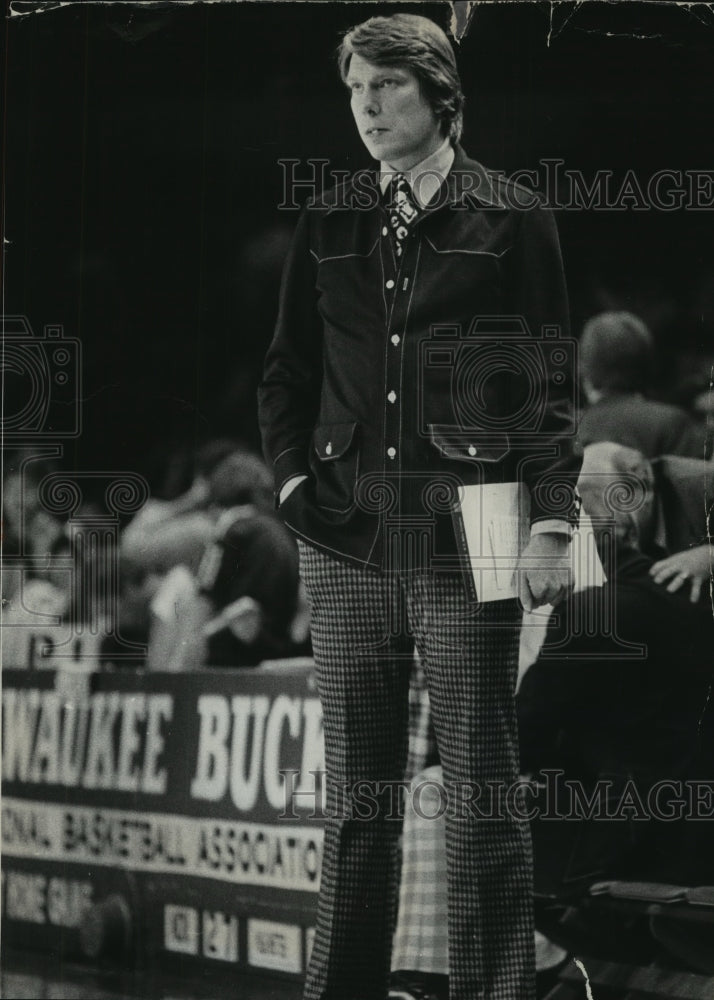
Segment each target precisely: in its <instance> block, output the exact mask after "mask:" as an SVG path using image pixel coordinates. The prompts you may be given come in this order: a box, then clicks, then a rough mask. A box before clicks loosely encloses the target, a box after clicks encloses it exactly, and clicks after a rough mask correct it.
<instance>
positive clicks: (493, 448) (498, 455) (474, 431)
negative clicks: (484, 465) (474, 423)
mask: <svg viewBox="0 0 714 1000" xmlns="http://www.w3.org/2000/svg"><path fill="white" fill-rule="evenodd" d="M429 435H430V438H431V443H432V444H433V445H434V447H435V448H437V449H438V450H439V451H440V452H441V454H442V455H444V457H445V458H451V459H454V460H456V461H460V462H500V461H501V460H502V459H504V458H505V457H506V455H507V454H508V451H509V441H508V435H507V434H504V433H503V432H501V433H492V432H487V431H484V430H482V429H481V428H480V427H455V426H453V425H450V424H429Z"/></svg>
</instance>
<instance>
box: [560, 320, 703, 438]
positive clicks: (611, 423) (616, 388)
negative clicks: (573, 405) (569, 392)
mask: <svg viewBox="0 0 714 1000" xmlns="http://www.w3.org/2000/svg"><path fill="white" fill-rule="evenodd" d="M579 357H580V376H581V380H582V385H583V390H584V393H585V397H586V399H587V402H588V406H587V407H586V408H585V410H584V412H583V414H582V417H581V420H580V428H579V433H578V436H579V439H580V443H581V444H582V446H583V447H586V446H587V445H589V444H593V443H594V442H596V441H613V442H616V443H618V444H623V445H627V447H629V448H635V449H637V450H638V451H641V452H642V454H643V455H644V456H645V457H646V458H655V457H656V456H658V455H684V456H688V457H691V458H704V457H705V456H704V454H703V448H702V443H701V435H700V434H699V433H698V431H697V429H696V427H695V425H694V424H693V422H692V421H691V420H690V418H689V417H688V416H687V414H686V413H685V412H684V410H680V409H679V408H678V407H676V406H670V405H669V404H667V403H659V402H655V401H654V400H651V399H647V398H646V397H647V395H648V393H649V391H650V387H651V380H652V375H653V366H654V343H653V340H652V334H651V333H650V331H649V329H648V328H647V326H646V325H645V324H644V323H643V322H642V320H641V319H639V318H638V317H637V316H634V315H633V314H632V313H628V312H605V313H600V314H599V315H598V316H594V317H593V318H592V319H590V320H588V322H587V323H586V324H585V327H584V329H583V334H582V337H581V339H580V350H579Z"/></svg>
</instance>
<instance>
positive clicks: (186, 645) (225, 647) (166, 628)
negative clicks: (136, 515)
mask: <svg viewBox="0 0 714 1000" xmlns="http://www.w3.org/2000/svg"><path fill="white" fill-rule="evenodd" d="M200 483H201V485H200V488H199V487H197V485H196V483H194V485H193V486H192V487H191V490H190V491H189V494H190V496H188V497H187V495H186V494H184V496H183V497H180V498H178V500H177V501H173V502H168V501H165V502H162V503H161V504H160V506H159V507H157V508H156V509H155V510H154V511H152V512H150V513H149V515H148V516H147V515H144V512H143V511H142V515H144V516H143V517H141V518H140V520H139V523H138V524H133V525H129V526H128V528H127V531H126V532H125V538H124V540H123V546H122V551H123V554H125V555H127V556H128V558H129V559H130V562H131V564H132V566H134V567H136V568H143V570H144V573H145V575H146V577H147V578H148V582H147V583H146V586H145V594H146V596H147V598H148V601H149V605H150V614H149V619H150V638H149V652H148V659H147V666H148V667H149V669H153V670H159V669H161V670H182V669H191V668H193V667H198V666H202V665H206V664H208V665H211V666H248V665H254V664H257V663H259V662H260V661H261V660H264V659H270V658H275V657H282V656H286V655H289V654H291V653H295V652H298V651H301V649H304V643H305V641H306V634H305V624H304V623H305V618H306V615H305V611H304V609H302V608H301V607H300V603H299V595H300V591H299V582H298V562H297V550H296V548H295V544H294V541H293V539H292V537H291V536H290V535H289V533H288V532H287V530H286V529H285V527H284V526H283V524H282V522H281V521H279V520H278V519H277V518H276V517H275V515H274V513H273V496H272V481H271V478H270V475H269V473H268V470H267V468H266V466H265V464H264V462H263V461H262V459H260V458H258V457H257V456H256V455H254V454H253V453H251V452H248V451H246V450H244V449H242V448H241V449H233V450H232V451H231V452H230V453H229V454H227V455H223V456H222V457H221V459H220V461H218V462H217V463H216V465H215V466H214V467H213V468H211V469H210V470H206V474H205V476H201V477H200ZM135 520H136V519H135ZM127 536H128V537H127ZM299 611H300V612H301V613H300V614H298V612H299ZM301 644H302V647H301Z"/></svg>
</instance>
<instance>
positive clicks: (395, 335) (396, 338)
mask: <svg viewBox="0 0 714 1000" xmlns="http://www.w3.org/2000/svg"><path fill="white" fill-rule="evenodd" d="M392 343H393V344H394V346H395V347H396V346H397V344H398V343H399V334H398V333H393V334H392Z"/></svg>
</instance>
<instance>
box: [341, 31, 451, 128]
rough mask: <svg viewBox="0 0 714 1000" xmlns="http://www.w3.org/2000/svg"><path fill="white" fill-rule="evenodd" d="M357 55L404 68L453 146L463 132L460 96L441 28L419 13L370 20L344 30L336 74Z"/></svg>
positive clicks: (370, 60)
mask: <svg viewBox="0 0 714 1000" xmlns="http://www.w3.org/2000/svg"><path fill="white" fill-rule="evenodd" d="M355 54H357V55H360V56H362V58H363V59H366V60H367V61H368V62H371V63H374V64H375V65H377V66H381V65H392V66H403V67H405V68H406V69H409V70H411V71H412V72H413V73H414V75H415V76H416V77H417V79H418V80H419V82H420V84H421V87H422V90H423V94H424V97H425V98H426V100H427V101H428V102H429V105H430V106H431V109H432V111H433V112H434V114H435V115H436V117H437V118H438V119H439V121H440V122H441V128H442V132H443V134H444V135H445V136H447V135H448V136H449V138H450V139H451V142H452V144H453V145H455V144H456V143H457V142H458V141H459V139H460V138H461V133H462V131H463V107H464V95H463V92H462V90H461V80H460V79H459V71H458V69H457V67H456V58H455V56H454V50H453V49H452V47H451V44H450V42H449V39H448V38H447V37H446V35H445V34H444V32H443V31H442V30H441V28H440V27H439V26H438V25H437V24H435V23H434V22H433V21H431V20H429V18H428V17H422V16H421V15H420V14H392V15H391V16H390V17H370V18H369V20H368V21H363V22H362V24H357V25H355V26H354V27H353V28H350V29H349V31H347V32H346V34H345V36H344V38H343V39H342V42H341V44H340V47H339V49H338V52H337V60H338V65H339V68H340V76H341V77H342V79H343V81H345V80H346V79H347V73H348V72H349V68H350V60H351V59H352V56H353V55H355Z"/></svg>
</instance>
